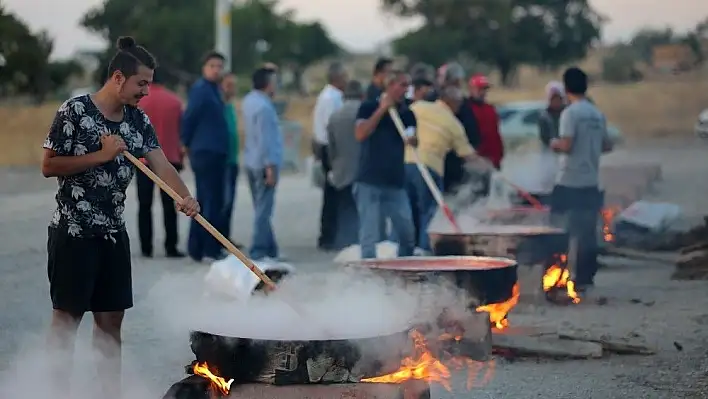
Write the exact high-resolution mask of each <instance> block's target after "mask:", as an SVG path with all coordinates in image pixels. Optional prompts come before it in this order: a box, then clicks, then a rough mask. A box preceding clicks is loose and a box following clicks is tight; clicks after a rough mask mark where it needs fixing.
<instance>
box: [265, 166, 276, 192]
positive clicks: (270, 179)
mask: <svg viewBox="0 0 708 399" xmlns="http://www.w3.org/2000/svg"><path fill="white" fill-rule="evenodd" d="M277 182H278V181H277V178H276V177H275V168H274V167H272V166H266V168H265V184H266V186H268V187H275V184H276V183H277Z"/></svg>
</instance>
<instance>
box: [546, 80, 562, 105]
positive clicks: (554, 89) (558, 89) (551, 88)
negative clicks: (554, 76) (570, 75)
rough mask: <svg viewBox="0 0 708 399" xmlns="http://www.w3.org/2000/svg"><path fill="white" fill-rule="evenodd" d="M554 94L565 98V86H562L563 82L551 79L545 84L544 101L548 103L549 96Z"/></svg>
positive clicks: (549, 100)
mask: <svg viewBox="0 0 708 399" xmlns="http://www.w3.org/2000/svg"><path fill="white" fill-rule="evenodd" d="M556 95H558V96H561V97H562V98H565V88H564V87H563V83H561V82H559V81H557V80H553V81H551V82H548V84H547V85H546V101H547V102H549V103H550V102H551V98H553V96H556Z"/></svg>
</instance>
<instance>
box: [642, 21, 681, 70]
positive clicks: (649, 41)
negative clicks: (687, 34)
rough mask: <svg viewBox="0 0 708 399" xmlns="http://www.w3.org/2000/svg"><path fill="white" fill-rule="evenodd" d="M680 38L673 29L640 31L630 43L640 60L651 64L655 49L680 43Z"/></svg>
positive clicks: (645, 29)
mask: <svg viewBox="0 0 708 399" xmlns="http://www.w3.org/2000/svg"><path fill="white" fill-rule="evenodd" d="M679 40H680V39H679V38H678V37H677V36H676V35H675V34H674V31H673V30H672V29H671V28H664V29H652V28H643V29H640V30H639V31H638V32H637V33H636V34H635V35H634V37H632V40H630V41H629V46H630V47H631V48H632V49H633V50H634V51H635V52H636V53H637V55H638V56H639V57H640V59H641V60H642V61H644V62H646V63H651V61H652V54H653V51H654V47H656V46H660V45H665V44H674V43H677V42H679Z"/></svg>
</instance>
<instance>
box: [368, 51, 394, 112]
mask: <svg viewBox="0 0 708 399" xmlns="http://www.w3.org/2000/svg"><path fill="white" fill-rule="evenodd" d="M391 68H393V60H392V59H390V58H379V59H378V60H376V64H374V74H373V76H372V77H371V83H370V84H369V87H368V88H367V89H366V100H367V101H373V100H376V99H377V98H379V96H380V95H381V93H383V91H384V89H385V87H384V82H385V80H386V76H388V74H389V72H390V71H391Z"/></svg>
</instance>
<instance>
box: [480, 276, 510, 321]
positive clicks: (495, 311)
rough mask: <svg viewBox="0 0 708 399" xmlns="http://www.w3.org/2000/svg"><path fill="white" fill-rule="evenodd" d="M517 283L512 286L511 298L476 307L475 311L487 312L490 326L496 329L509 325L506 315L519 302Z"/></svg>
mask: <svg viewBox="0 0 708 399" xmlns="http://www.w3.org/2000/svg"><path fill="white" fill-rule="evenodd" d="M519 295H520V289H519V283H516V284H514V288H512V293H511V298H509V299H508V300H506V301H504V302H501V303H491V304H489V305H483V306H479V307H477V309H476V310H477V312H488V313H489V321H490V322H491V323H492V327H493V328H496V329H497V330H502V329H504V328H506V327H508V326H509V319H508V318H507V315H508V314H509V312H510V311H511V309H512V308H513V307H514V306H516V304H517V303H519Z"/></svg>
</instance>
